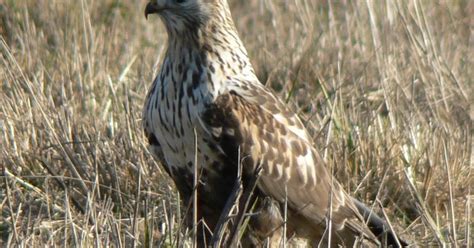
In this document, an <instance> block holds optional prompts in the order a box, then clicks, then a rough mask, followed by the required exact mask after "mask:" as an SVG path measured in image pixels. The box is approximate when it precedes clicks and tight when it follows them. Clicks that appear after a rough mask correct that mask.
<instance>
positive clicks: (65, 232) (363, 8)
mask: <svg viewBox="0 0 474 248" xmlns="http://www.w3.org/2000/svg"><path fill="white" fill-rule="evenodd" d="M146 3H147V1H145V0H140V1H132V0H102V1H93V0H76V1H64V0H37V1H32V0H0V35H1V36H0V51H1V57H0V61H1V62H0V64H1V66H0V83H1V90H0V142H1V143H0V144H1V145H0V147H1V149H0V168H1V178H0V179H1V180H0V209H1V212H0V244H1V245H2V246H7V247H8V246H10V247H12V246H45V245H48V246H53V245H58V246H92V245H94V246H110V245H113V246H116V247H122V246H127V247H128V246H140V247H143V246H151V245H161V246H165V247H175V246H186V245H189V238H188V237H189V235H190V234H189V232H187V231H186V230H183V229H182V228H180V227H181V225H182V222H181V220H182V218H181V216H182V211H184V210H182V209H180V205H179V196H178V194H177V192H176V190H175V188H174V185H173V183H172V182H171V180H169V179H168V177H167V176H166V173H165V172H164V171H163V170H161V168H160V165H159V164H157V163H156V162H155V161H154V160H153V158H152V156H151V154H150V153H149V152H148V151H147V142H146V140H145V139H144V136H143V133H142V128H141V110H142V106H143V101H144V98H145V96H146V93H147V90H148V88H149V87H150V85H151V82H152V80H153V79H154V77H155V75H156V74H157V72H158V69H159V65H160V63H161V59H162V57H163V55H164V52H165V50H166V42H167V36H166V32H165V30H164V27H163V25H162V23H161V22H160V20H159V18H158V17H157V16H150V18H149V20H148V21H147V20H145V18H144V14H143V13H144V7H145V5H146ZM229 4H230V6H231V10H232V13H233V18H234V21H235V23H236V26H237V29H238V31H239V33H240V37H241V38H242V40H243V42H244V44H245V45H246V47H247V50H248V52H249V56H250V58H251V61H252V62H253V65H254V67H255V69H256V72H257V76H258V77H259V79H260V80H261V82H262V83H264V84H265V85H267V86H268V87H271V88H272V89H273V90H274V91H275V92H276V94H277V95H278V96H279V97H281V99H283V100H284V101H285V102H286V103H287V104H288V105H289V106H291V108H292V109H294V110H295V111H297V112H298V113H299V115H300V117H301V118H302V119H303V120H304V123H305V125H306V126H307V128H308V130H310V133H311V134H312V135H313V137H314V144H315V146H316V147H317V148H318V150H319V151H320V152H321V153H322V155H323V156H324V158H325V159H326V161H327V162H328V166H329V168H330V170H332V171H333V174H334V175H335V176H336V177H337V179H338V180H339V181H340V182H342V184H343V185H344V187H345V188H346V190H347V191H348V192H350V193H351V195H354V196H356V197H357V198H359V199H361V200H363V201H364V202H366V203H368V204H373V206H374V208H375V210H376V211H377V212H378V213H380V214H382V215H383V214H385V215H386V218H388V220H389V221H390V222H391V224H392V225H393V227H394V228H395V230H396V231H397V233H399V234H400V235H401V236H402V237H404V238H406V239H407V240H409V241H411V242H415V244H416V245H418V246H441V245H443V244H448V245H459V246H461V247H471V246H472V244H473V240H472V239H473V234H472V230H471V228H472V223H473V221H472V217H473V216H472V215H473V214H472V200H473V196H472V193H471V190H472V185H474V184H473V183H474V182H473V176H472V172H471V170H472V166H473V159H474V155H473V151H472V149H473V145H474V143H473V139H472V136H473V133H474V127H473V120H474V110H473V102H474V99H473V78H474V70H473V68H474V64H473V60H474V49H473V45H474V36H473V28H474V17H473V13H474V1H469V0H452V1H449V0H441V1H423V0H413V1H396V0H385V1H370V0H368V1H348V0H347V1H343V0H340V1H326V0H324V1H323V0H306V1H305V0H292V1H291V0H288V1H283V0H273V1H272V0H246V1H244V0H234V1H232V0H229ZM377 201H380V203H381V204H378V202H377ZM380 205H383V207H384V208H383V209H381V208H380Z"/></svg>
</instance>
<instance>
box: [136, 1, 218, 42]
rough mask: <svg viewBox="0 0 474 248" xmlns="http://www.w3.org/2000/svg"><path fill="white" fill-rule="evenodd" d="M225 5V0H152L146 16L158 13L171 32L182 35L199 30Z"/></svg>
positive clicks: (148, 5) (147, 7)
mask: <svg viewBox="0 0 474 248" xmlns="http://www.w3.org/2000/svg"><path fill="white" fill-rule="evenodd" d="M224 6H227V2H226V1H225V0H152V1H150V2H149V3H148V4H147V6H146V8H145V17H148V15H150V14H158V15H159V16H160V17H161V19H162V21H163V23H164V24H165V26H166V29H167V31H168V33H169V34H171V35H173V34H175V35H182V34H183V33H186V32H189V31H193V30H199V28H200V27H202V26H203V25H205V24H206V23H207V22H208V20H209V19H211V18H212V15H213V13H219V10H220V9H221V7H224Z"/></svg>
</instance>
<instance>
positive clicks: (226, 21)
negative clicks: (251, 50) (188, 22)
mask: <svg viewBox="0 0 474 248" xmlns="http://www.w3.org/2000/svg"><path fill="white" fill-rule="evenodd" d="M226 9H227V7H226ZM214 13H216V14H215V15H214V16H211V17H210V18H209V19H208V21H207V22H206V23H205V24H204V25H202V26H199V28H196V29H189V30H188V32H185V34H179V35H178V34H172V33H169V34H168V51H167V58H168V59H169V61H173V60H176V59H179V60H180V61H174V62H173V63H172V64H174V65H179V64H183V62H184V63H194V62H195V61H200V62H202V63H203V64H201V65H199V66H202V67H203V71H206V70H209V72H211V73H213V74H216V73H217V74H220V75H225V76H226V77H233V76H238V77H240V76H242V75H250V74H252V75H253V74H254V70H253V68H252V65H251V64H250V60H249V58H248V55H247V51H246V49H245V47H244V46H243V44H242V41H241V40H240V38H239V36H238V34H237V31H236V28H235V26H234V23H233V21H232V18H231V16H230V11H228V10H227V11H221V12H214ZM196 58H198V59H196Z"/></svg>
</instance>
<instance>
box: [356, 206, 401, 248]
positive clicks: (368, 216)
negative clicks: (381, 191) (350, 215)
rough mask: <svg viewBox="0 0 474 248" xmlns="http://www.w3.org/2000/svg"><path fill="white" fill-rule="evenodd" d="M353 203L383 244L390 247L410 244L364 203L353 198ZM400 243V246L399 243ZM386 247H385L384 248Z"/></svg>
mask: <svg viewBox="0 0 474 248" xmlns="http://www.w3.org/2000/svg"><path fill="white" fill-rule="evenodd" d="M352 201H353V202H354V204H355V205H356V207H357V209H358V210H359V213H360V214H361V215H362V216H363V217H364V221H365V222H366V223H367V226H368V227H369V229H370V231H372V233H373V234H375V236H377V238H378V239H379V240H380V242H381V243H382V244H386V245H387V246H388V247H390V246H391V247H400V245H401V247H407V246H408V244H407V243H406V242H405V241H403V240H401V239H400V238H399V237H397V235H396V234H395V233H393V232H392V230H391V229H390V227H389V226H388V225H387V223H386V222H385V221H384V220H382V218H380V217H379V216H378V215H377V214H376V213H374V212H373V211H372V210H371V209H369V208H368V207H367V206H366V205H365V204H364V203H362V202H360V201H358V200H357V199H355V198H352ZM397 240H398V242H399V243H400V245H399V244H398V243H397ZM384 247H385V246H384Z"/></svg>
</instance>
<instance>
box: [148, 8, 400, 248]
mask: <svg viewBox="0 0 474 248" xmlns="http://www.w3.org/2000/svg"><path fill="white" fill-rule="evenodd" d="M150 13H158V14H159V16H160V17H161V19H162V20H163V23H164V24H165V27H166V29H167V32H168V49H167V52H166V56H165V58H164V61H163V64H162V67H161V71H160V73H159V75H158V76H157V77H156V79H155V81H154V82H153V86H152V87H151V89H150V91H149V93H148V95H147V99H146V103H145V108H144V112H143V120H144V128H145V133H146V135H147V137H148V139H149V142H150V145H151V150H152V151H153V153H154V154H156V155H157V157H158V158H159V160H160V161H161V162H162V164H163V165H164V168H165V169H166V171H167V172H168V173H169V174H170V176H171V177H172V178H173V180H174V181H175V183H176V186H177V188H178V190H179V192H180V193H181V195H182V198H183V202H184V204H185V205H188V204H189V203H190V201H191V200H192V195H193V188H194V180H193V179H194V168H195V166H197V167H198V170H197V171H199V172H200V174H199V177H200V178H199V184H198V185H197V197H198V209H197V213H198V217H199V219H201V220H202V221H203V222H205V223H206V225H207V227H209V229H210V231H206V229H205V228H203V225H200V226H199V227H198V228H201V229H200V231H198V234H200V236H199V238H200V242H201V245H202V244H204V243H205V242H206V241H209V240H210V236H211V233H212V231H214V229H215V228H216V225H217V223H218V221H219V218H220V216H221V212H222V211H223V209H224V206H225V205H226V202H227V199H228V197H229V195H230V194H231V193H232V189H233V188H234V186H235V183H236V178H237V175H238V167H239V166H241V167H242V179H243V180H242V182H243V184H244V185H243V186H244V188H245V187H246V184H247V183H248V182H249V180H250V178H252V176H253V173H254V172H255V171H256V169H257V168H261V173H260V176H259V179H258V183H257V186H256V189H255V191H254V194H253V197H251V204H250V205H251V206H255V209H253V214H251V217H250V222H249V228H248V230H247V232H246V234H245V235H244V238H243V241H242V244H244V245H246V246H251V245H256V246H259V245H263V244H265V243H267V244H270V245H272V246H275V245H277V244H280V243H281V242H282V241H283V237H284V236H285V235H286V236H287V237H291V236H298V237H304V238H307V239H309V240H310V242H311V243H312V244H313V245H317V244H318V243H319V242H320V241H322V243H324V242H329V240H328V237H329V236H331V240H330V242H331V244H333V245H335V244H340V245H347V246H352V245H353V244H354V243H355V242H356V241H357V239H359V238H362V239H364V240H366V241H368V243H372V244H377V243H378V241H377V238H376V235H379V234H380V233H381V232H383V229H384V225H383V222H382V221H381V220H380V219H379V218H378V217H377V218H376V217H374V216H372V217H371V218H372V219H374V218H375V219H374V220H372V219H371V223H372V224H373V223H376V224H377V225H376V224H373V225H376V227H377V228H379V229H374V228H372V231H371V229H369V227H368V226H367V225H366V224H364V218H363V217H362V215H361V213H362V214H364V215H365V214H366V213H367V212H368V210H367V208H366V207H365V206H364V205H363V204H361V203H360V202H357V201H354V200H353V199H352V198H351V197H350V196H349V195H348V194H347V193H346V192H345V191H344V190H343V189H342V187H341V186H340V184H339V183H338V182H337V181H336V180H335V179H334V178H333V177H332V176H331V175H330V174H329V173H328V171H327V169H326V167H325V163H324V161H323V160H322V159H321V157H320V155H319V153H318V151H317V150H315V148H314V147H313V145H312V144H311V139H310V137H309V135H308V133H307V131H306V129H305V127H304V126H303V125H302V123H301V121H300V119H299V118H298V116H297V115H296V114H294V113H293V112H291V111H290V110H289V109H288V108H287V107H286V106H285V105H284V104H283V103H282V102H281V101H280V100H279V99H277V98H276V97H275V96H274V95H273V94H272V93H271V92H270V91H269V90H268V89H266V88H265V87H264V86H263V85H262V84H260V82H259V81H258V79H257V77H256V76H255V73H254V71H253V68H252V66H251V64H250V62H249V59H248V56H247V52H246V50H245V48H244V46H243V45H242V42H241V41H240V39H239V38H238V35H237V32H236V30H235V27H234V24H233V21H232V18H231V15H230V11H229V8H228V5H227V2H226V1H225V0H154V1H152V2H150V3H149V4H148V5H147V7H146V10H145V14H146V15H148V14H150ZM195 133H196V135H195ZM195 138H196V139H195ZM195 142H196V144H197V147H195V146H194V144H195ZM195 148H197V154H195ZM196 158H197V164H196V163H195V161H196ZM254 203H255V204H254ZM285 205H287V207H288V212H287V216H286V219H287V222H286V223H284V214H285V212H284V207H285ZM241 206H242V205H241ZM239 211H247V212H249V211H250V209H242V208H240V209H239ZM375 220H376V221H375ZM201 223H202V222H201ZM329 223H331V225H328V224H329ZM191 224H192V222H190V221H189V225H190V227H192V226H191ZM369 225H370V223H369ZM329 226H331V228H332V229H331V230H332V232H328V231H327V229H328V228H329ZM283 230H286V234H285V235H284V234H283ZM374 230H376V231H374ZM377 230H379V231H377ZM203 233H204V234H203ZM329 233H331V235H328V234H329ZM390 238H391V239H390V240H391V241H393V237H392V236H390Z"/></svg>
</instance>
